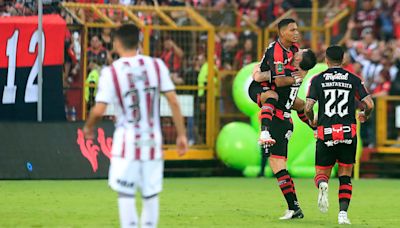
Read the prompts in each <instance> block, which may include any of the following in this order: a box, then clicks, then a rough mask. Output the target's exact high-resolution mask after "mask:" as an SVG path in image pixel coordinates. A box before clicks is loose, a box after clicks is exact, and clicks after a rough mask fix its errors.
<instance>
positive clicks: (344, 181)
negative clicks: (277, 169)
mask: <svg viewBox="0 0 400 228" xmlns="http://www.w3.org/2000/svg"><path fill="white" fill-rule="evenodd" d="M343 54H344V52H343V50H342V48H341V47H339V46H331V47H329V48H328V49H327V50H326V62H327V64H328V67H329V69H328V70H326V71H324V72H322V73H320V74H318V75H316V76H314V77H313V78H312V80H311V82H310V87H309V92H308V95H307V101H306V115H307V116H308V118H309V119H311V120H314V112H313V106H314V104H315V103H316V102H318V104H319V105H318V118H317V120H314V121H313V125H315V126H317V132H318V139H317V146H316V157H315V167H316V176H315V184H316V186H317V188H319V195H318V206H319V209H320V210H321V212H327V210H328V205H329V204H328V179H329V176H330V174H331V170H332V167H333V166H334V165H335V163H336V161H337V162H338V163H339V171H338V176H339V182H340V187H339V205H340V211H339V215H338V222H339V224H350V220H349V219H348V217H347V209H348V207H349V203H350V199H351V195H352V188H353V187H352V184H351V174H352V169H353V164H354V162H355V157H356V148H357V127H356V119H355V116H356V101H355V100H356V99H357V100H359V101H361V104H362V105H363V108H362V111H361V112H360V113H359V116H358V117H359V120H360V122H364V121H365V120H366V119H368V117H369V116H370V114H371V112H372V110H373V108H374V103H373V100H372V98H371V96H370V95H369V94H368V92H367V91H366V89H365V87H364V85H363V84H364V83H363V81H362V79H361V78H359V77H358V76H356V75H354V74H352V73H350V72H348V71H346V70H344V69H343V68H342V67H341V64H342V62H343Z"/></svg>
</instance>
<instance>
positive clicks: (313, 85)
mask: <svg viewBox="0 0 400 228" xmlns="http://www.w3.org/2000/svg"><path fill="white" fill-rule="evenodd" d="M316 81H317V76H314V77H313V78H312V79H311V80H310V83H309V86H308V92H307V99H312V100H314V101H318V91H317V90H318V87H317V85H318V83H317V82H316Z"/></svg>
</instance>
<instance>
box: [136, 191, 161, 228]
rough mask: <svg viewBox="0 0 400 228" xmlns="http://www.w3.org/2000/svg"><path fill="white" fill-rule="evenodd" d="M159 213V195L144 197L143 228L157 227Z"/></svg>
mask: <svg viewBox="0 0 400 228" xmlns="http://www.w3.org/2000/svg"><path fill="white" fill-rule="evenodd" d="M158 213H159V200H158V195H153V196H150V197H144V198H143V209H142V215H141V218H140V220H141V223H142V226H141V227H142V228H152V227H157V223H158Z"/></svg>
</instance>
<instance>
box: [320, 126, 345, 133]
mask: <svg viewBox="0 0 400 228" xmlns="http://www.w3.org/2000/svg"><path fill="white" fill-rule="evenodd" d="M333 132H335V133H339V132H343V133H350V132H351V127H350V126H343V127H339V128H331V127H326V128H324V134H325V135H330V134H332V133H333Z"/></svg>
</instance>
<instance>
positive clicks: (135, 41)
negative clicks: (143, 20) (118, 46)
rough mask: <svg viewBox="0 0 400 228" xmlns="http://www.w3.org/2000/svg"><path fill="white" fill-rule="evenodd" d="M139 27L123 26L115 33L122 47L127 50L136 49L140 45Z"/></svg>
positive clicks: (132, 25)
mask: <svg viewBox="0 0 400 228" xmlns="http://www.w3.org/2000/svg"><path fill="white" fill-rule="evenodd" d="M139 34H140V31H139V29H138V27H136V25H134V24H125V25H121V26H120V27H119V28H117V30H116V31H115V34H114V37H115V38H116V39H118V40H120V41H121V43H122V46H123V47H124V48H126V49H135V48H137V47H138V45H139Z"/></svg>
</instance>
